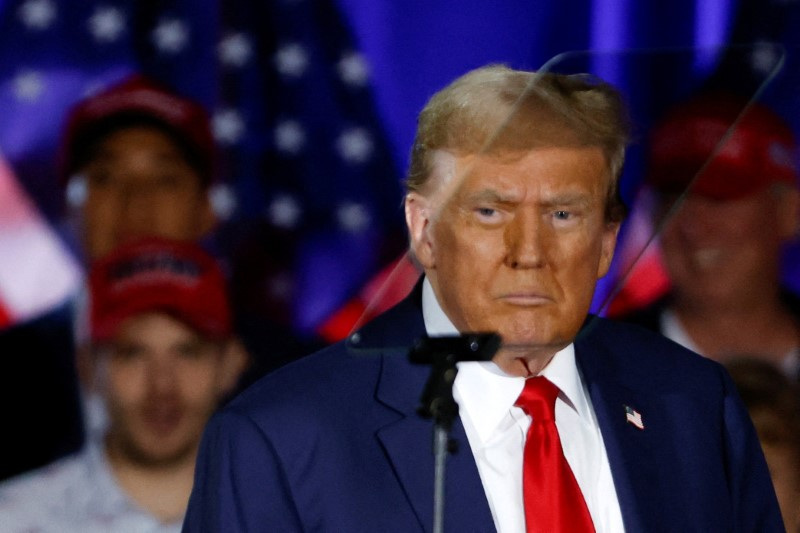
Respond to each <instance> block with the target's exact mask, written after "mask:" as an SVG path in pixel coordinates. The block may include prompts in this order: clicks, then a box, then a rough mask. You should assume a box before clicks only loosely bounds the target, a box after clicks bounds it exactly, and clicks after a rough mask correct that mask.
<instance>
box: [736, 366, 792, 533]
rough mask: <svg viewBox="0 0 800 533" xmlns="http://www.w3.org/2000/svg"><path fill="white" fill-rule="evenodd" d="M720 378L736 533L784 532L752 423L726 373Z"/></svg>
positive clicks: (776, 501)
mask: <svg viewBox="0 0 800 533" xmlns="http://www.w3.org/2000/svg"><path fill="white" fill-rule="evenodd" d="M721 372H722V377H723V386H724V391H725V397H724V422H725V441H726V442H725V444H726V447H725V450H726V454H727V457H726V459H727V464H728V477H729V488H730V491H731V498H732V501H733V510H734V515H735V516H734V520H733V523H734V524H735V526H736V528H737V529H736V531H741V532H747V533H750V532H783V531H784V526H783V519H782V518H781V512H780V508H779V507H778V500H777V498H776V496H775V489H774V488H773V486H772V479H771V478H770V474H769V470H768V468H767V463H766V461H765V460H764V454H763V452H762V450H761V444H760V443H759V441H758V437H757V435H756V432H755V429H754V428H753V424H752V422H751V421H750V417H749V415H748V413H747V410H746V409H745V406H744V404H743V403H742V401H741V399H740V398H739V394H738V393H737V392H736V388H735V386H734V384H733V381H732V380H731V378H730V376H729V375H728V373H727V371H725V370H721Z"/></svg>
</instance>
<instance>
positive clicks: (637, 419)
mask: <svg viewBox="0 0 800 533" xmlns="http://www.w3.org/2000/svg"><path fill="white" fill-rule="evenodd" d="M625 420H627V421H628V423H630V424H633V425H634V426H636V427H637V428H639V429H644V422H642V414H641V413H640V412H639V411H636V410H635V409H633V408H631V407H629V406H627V405H626V406H625Z"/></svg>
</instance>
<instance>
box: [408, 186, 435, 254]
mask: <svg viewBox="0 0 800 533" xmlns="http://www.w3.org/2000/svg"><path fill="white" fill-rule="evenodd" d="M405 212H406V225H407V226H408V235H409V240H410V245H411V251H412V252H414V256H415V257H416V258H417V261H419V263H420V265H422V267H423V268H425V269H428V268H433V267H434V266H435V261H434V253H433V242H432V241H431V238H430V228H431V206H430V202H429V200H428V198H426V197H425V196H422V195H421V194H419V193H418V192H410V193H408V194H407V195H406V200H405Z"/></svg>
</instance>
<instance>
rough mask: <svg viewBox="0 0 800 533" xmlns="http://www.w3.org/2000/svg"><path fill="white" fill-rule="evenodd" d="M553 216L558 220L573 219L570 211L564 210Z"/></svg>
mask: <svg viewBox="0 0 800 533" xmlns="http://www.w3.org/2000/svg"><path fill="white" fill-rule="evenodd" d="M553 216H554V217H555V218H557V219H558V220H569V219H570V218H571V217H572V213H570V212H569V211H564V210H563V209H561V210H558V211H556V212H555V213H554V214H553Z"/></svg>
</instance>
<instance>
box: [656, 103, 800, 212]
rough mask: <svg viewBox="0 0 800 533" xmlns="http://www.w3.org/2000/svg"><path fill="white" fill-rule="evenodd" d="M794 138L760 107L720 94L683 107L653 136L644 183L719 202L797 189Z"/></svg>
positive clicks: (677, 109)
mask: <svg viewBox="0 0 800 533" xmlns="http://www.w3.org/2000/svg"><path fill="white" fill-rule="evenodd" d="M795 148H796V145H795V138H794V135H793V133H792V130H791V129H790V128H789V126H788V125H787V124H786V123H785V122H784V121H783V120H782V119H781V118H780V117H779V116H778V115H777V114H775V113H774V112H773V111H771V110H770V109H768V108H767V107H765V106H764V105H762V104H759V103H748V102H747V101H746V100H743V99H740V98H738V97H736V96H733V95H730V94H723V93H715V94H706V95H702V96H699V97H697V98H695V99H693V100H691V101H689V102H687V103H685V104H682V105H680V106H678V107H676V108H675V109H673V110H672V111H671V112H669V113H668V114H667V116H666V118H665V119H664V120H663V121H662V122H661V123H660V124H659V125H658V126H657V127H656V128H655V129H654V130H653V134H652V137H651V144H650V160H649V168H648V171H647V178H646V180H647V182H648V183H649V184H650V185H652V186H653V187H655V188H656V189H658V190H663V191H669V192H675V193H682V192H684V191H685V190H687V188H688V189H689V191H690V192H692V193H694V194H700V195H703V196H706V197H709V198H714V199H718V200H732V199H736V198H742V197H744V196H747V195H749V194H752V193H754V192H756V191H759V190H763V189H764V188H766V187H767V186H768V185H771V184H773V183H786V184H787V185H790V186H792V187H796V186H797V167H796V161H795Z"/></svg>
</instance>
